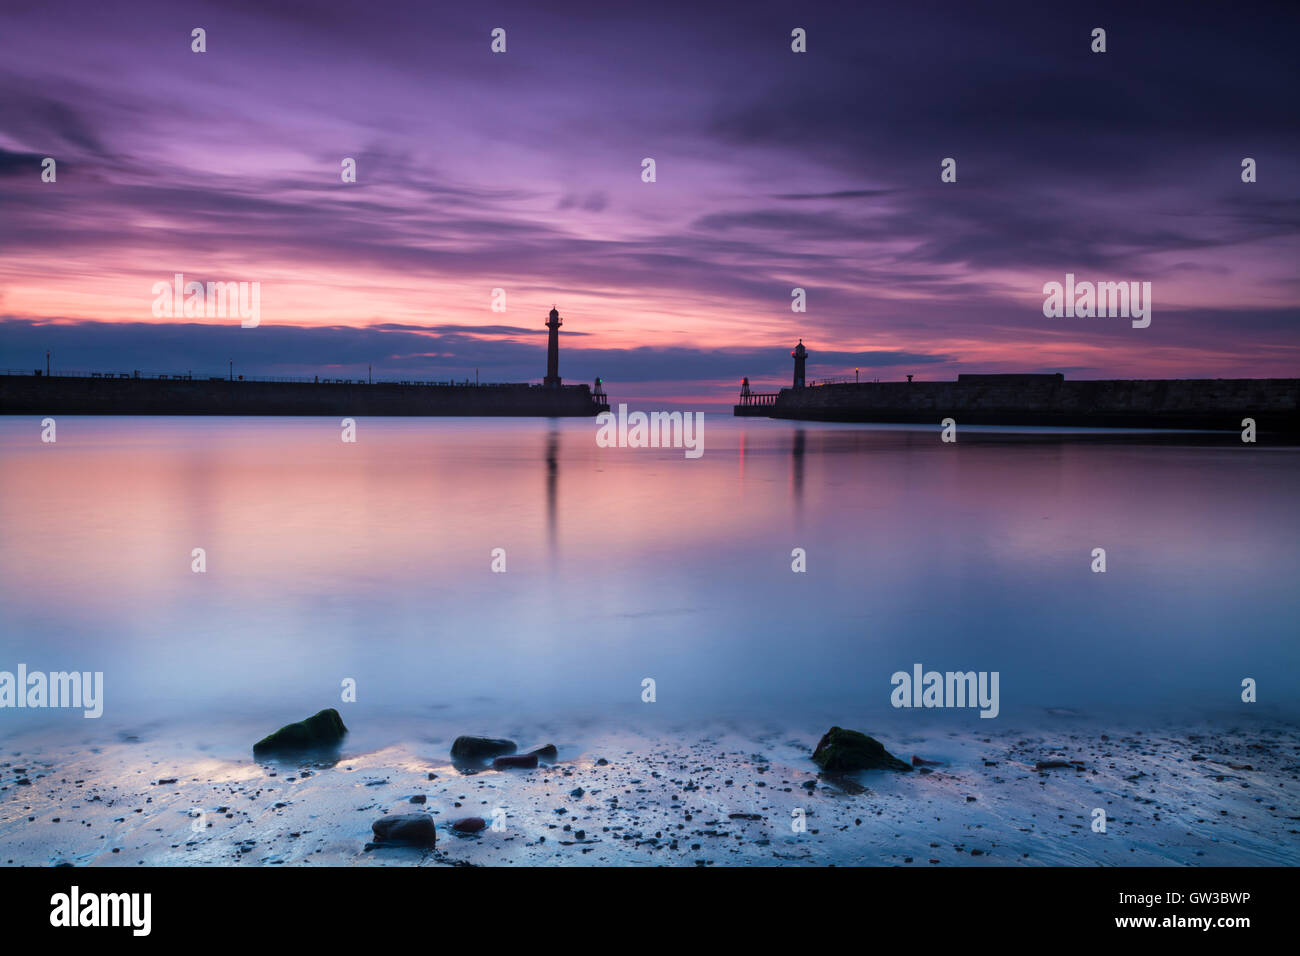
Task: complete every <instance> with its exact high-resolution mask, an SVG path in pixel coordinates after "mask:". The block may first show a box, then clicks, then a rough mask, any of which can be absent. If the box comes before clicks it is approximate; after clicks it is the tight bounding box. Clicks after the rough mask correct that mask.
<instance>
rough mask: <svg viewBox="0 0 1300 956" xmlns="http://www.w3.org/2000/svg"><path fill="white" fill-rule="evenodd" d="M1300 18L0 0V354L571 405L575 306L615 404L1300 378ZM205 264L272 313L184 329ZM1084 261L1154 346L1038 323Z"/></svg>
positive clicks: (1198, 10)
mask: <svg viewBox="0 0 1300 956" xmlns="http://www.w3.org/2000/svg"><path fill="white" fill-rule="evenodd" d="M1133 6H1137V7H1139V9H1137V10H1133V9H1130V7H1133ZM1298 23H1300V8H1297V7H1296V5H1294V4H1289V5H1288V4H1277V5H1271V4H1249V5H1247V4H1231V5H1225V4H1216V5H1209V4H1204V5H1203V4H1197V3H1185V2H1180V3H1174V4H1158V3H1150V4H1147V3H1144V4H1141V5H1133V4H1115V5H1097V4H1056V3H1049V4H1044V3H1027V4H1020V3H1009V2H1008V3H997V4H970V3H947V4H934V3H927V2H915V0H909V2H905V3H882V4H870V5H866V4H861V3H843V4H837V3H815V4H808V3H750V2H747V3H745V4H727V5H709V4H699V3H691V4H674V3H661V2H653V3H626V4H571V3H547V4H545V5H542V4H536V3H532V4H524V3H519V4H499V3H490V2H489V3H474V4H462V5H445V4H434V3H429V2H415V3H390V2H378V0H376V2H367V3H360V2H342V0H332V2H331V0H312V2H288V3H281V2H266V0H247V2H245V0H235V2H223V3H220V4H205V3H191V2H183V0H166V2H158V3H150V2H125V3H114V4H104V3H102V2H99V0H94V2H80V3H66V2H58V0H49V2H42V3H39V4H6V5H4V7H3V10H0V52H2V53H3V55H2V56H0V368H18V369H26V370H29V371H30V370H31V369H33V368H36V367H39V366H43V364H44V360H45V352H46V351H47V350H49V351H50V352H51V353H52V359H51V361H52V364H53V367H54V369H55V370H56V371H57V370H59V369H82V370H101V369H102V370H122V371H125V370H132V369H142V370H146V371H166V372H172V371H187V370H193V371H194V372H196V373H200V372H203V373H206V372H221V371H224V370H225V369H226V368H227V363H228V362H233V363H234V365H235V367H236V370H237V371H243V372H245V373H247V374H250V375H304V374H305V375H311V374H332V375H338V376H360V375H364V374H365V373H366V369H367V367H368V366H373V369H374V375H375V377H376V378H381V377H382V378H395V379H407V378H430V379H446V378H467V377H473V375H474V374H475V372H476V370H477V372H478V374H479V375H480V377H481V378H482V380H484V381H525V380H533V381H538V380H540V379H541V377H542V376H543V375H544V374H545V345H546V339H545V335H546V331H545V329H544V327H543V323H544V322H545V319H546V313H547V311H548V310H549V309H550V308H551V307H552V305H554V306H556V307H558V309H559V310H560V312H561V314H562V316H563V319H564V326H563V329H562V332H561V355H560V373H561V375H562V376H563V377H564V378H565V380H566V381H579V382H580V381H586V382H590V381H591V380H592V379H593V378H594V377H595V376H597V375H599V376H602V377H603V378H604V380H605V382H606V386H607V388H608V389H609V391H610V394H611V396H612V397H613V398H615V400H619V399H621V398H624V397H626V398H632V399H639V400H642V401H656V400H658V401H664V402H669V403H691V402H704V403H718V402H724V401H730V400H732V398H733V396H734V395H735V392H736V390H737V388H738V385H739V381H740V378H741V377H742V376H748V377H749V378H750V379H751V381H752V382H753V383H754V384H755V385H756V386H758V387H762V386H776V385H781V384H788V383H789V379H790V375H791V370H792V369H791V364H792V363H791V359H790V356H789V353H790V349H791V348H792V347H793V346H794V344H795V343H796V342H797V341H798V340H800V339H802V340H803V342H804V343H805V345H807V347H808V348H809V350H810V352H811V355H810V359H809V365H808V376H809V378H810V379H814V380H816V379H822V378H828V377H840V376H849V377H852V376H853V375H855V374H858V375H860V376H861V377H862V378H863V379H864V380H868V379H873V378H879V379H882V380H891V379H901V378H902V377H903V376H904V375H906V374H913V375H915V376H916V377H917V378H918V379H922V380H925V379H938V380H944V379H951V378H952V377H954V376H955V375H956V374H957V373H959V372H999V371H1031V372H1058V371H1059V372H1064V373H1065V374H1066V376H1067V377H1068V378H1108V377H1146V378H1172V377H1254V376H1288V377H1291V376H1295V375H1297V374H1298V370H1300V282H1298V281H1297V265H1296V264H1297V262H1300V199H1298V198H1297V197H1300V158H1298V157H1300V149H1298V148H1297V147H1298V146H1300V135H1298V134H1297V129H1298V127H1297V111H1296V99H1295V97H1296V90H1297V89H1300V82H1297V80H1298V79H1300V77H1298V76H1297V73H1300V67H1298V66H1297V63H1298V62H1300V57H1296V56H1295V43H1296V35H1297V30H1296V27H1297V25H1298ZM196 27H201V28H203V29H204V30H205V31H206V52H203V53H195V52H193V51H192V49H191V43H192V39H191V31H192V30H193V29H194V28H196ZM1096 27H1101V28H1103V29H1105V30H1106V52H1104V53H1094V52H1092V50H1091V46H1092V44H1093V39H1092V31H1093V29H1094V28H1096ZM495 28H501V29H504V30H505V38H506V50H505V52H504V53H494V52H493V51H492V49H491V44H492V31H493V30H494V29H495ZM795 28H802V29H803V30H804V31H806V38H807V39H806V47H807V50H806V52H803V53H796V52H794V51H793V50H792V49H791V44H792V39H791V31H792V30H794V29H795ZM45 157H51V158H53V159H55V161H56V164H57V165H56V175H57V178H56V181H54V182H43V181H42V178H41V172H42V160H43V159H44V158H45ZM1245 157H1250V158H1253V159H1254V160H1255V161H1256V170H1257V181H1256V182H1253V183H1244V182H1242V175H1241V163H1242V160H1243V158H1245ZM344 158H352V159H354V160H355V162H356V176H357V179H356V182H355V183H345V182H343V181H342V177H341V175H340V171H341V164H342V161H343V159H344ZM645 158H653V159H654V161H655V181H654V182H645V181H643V176H642V170H643V166H642V161H643V160H644V159H645ZM945 158H953V159H955V160H956V182H942V181H941V177H940V172H941V162H942V161H943V160H944V159H945ZM176 273H181V274H183V275H184V277H185V279H186V281H201V282H206V281H216V282H230V281H235V282H257V283H259V289H260V321H259V324H258V325H257V327H256V328H241V323H240V321H239V319H238V317H234V318H230V317H213V318H206V317H201V318H190V319H186V318H184V317H183V316H180V317H166V316H161V317H160V316H156V315H155V314H154V310H153V305H154V300H155V294H154V292H153V291H152V290H153V287H154V284H155V283H157V282H171V281H172V277H173V276H174V274H176ZM1067 273H1073V274H1075V275H1076V277H1077V278H1078V280H1080V281H1084V280H1091V281H1125V282H1150V283H1151V287H1152V321H1151V325H1150V326H1149V327H1148V328H1145V329H1136V328H1133V327H1132V326H1131V324H1130V322H1129V321H1127V320H1125V319H1119V318H1102V319H1098V318H1090V319H1089V318H1047V317H1045V316H1044V314H1043V302H1044V293H1043V286H1044V284H1045V283H1048V282H1053V281H1056V282H1063V281H1064V279H1065V275H1066V274H1067ZM795 288H801V289H803V290H804V291H805V296H806V307H807V309H806V311H805V312H795V311H793V310H792V308H791V303H792V301H793V300H792V290H793V289H795ZM494 289H504V290H505V311H504V312H499V311H493V309H492V303H493V290H494ZM499 301H500V300H499V299H498V302H499ZM855 370H858V371H856V373H855Z"/></svg>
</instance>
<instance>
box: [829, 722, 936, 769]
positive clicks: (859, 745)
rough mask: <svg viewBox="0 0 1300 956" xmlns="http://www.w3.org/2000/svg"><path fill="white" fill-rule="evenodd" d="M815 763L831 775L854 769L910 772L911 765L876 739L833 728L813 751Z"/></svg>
mask: <svg viewBox="0 0 1300 956" xmlns="http://www.w3.org/2000/svg"><path fill="white" fill-rule="evenodd" d="M812 758H813V763H815V764H817V766H819V767H821V768H822V769H823V770H827V771H830V772H832V773H846V772H849V771H853V770H897V771H900V772H901V771H910V770H911V769H912V767H911V765H910V764H907V763H904V762H903V761H902V760H899V759H898V758H897V757H895V756H894V755H893V754H891V753H890V752H889V751H888V750H886V749H885V746H884V744H882V743H881V742H880V741H879V740H877V739H876V738H875V737H868V736H867V735H866V734H863V733H859V732H858V731H856V730H845V729H844V728H843V727H832V728H831V729H830V730H828V731H826V733H825V734H823V735H822V739H821V742H820V743H818V744H817V749H816V750H814V751H813V756H812Z"/></svg>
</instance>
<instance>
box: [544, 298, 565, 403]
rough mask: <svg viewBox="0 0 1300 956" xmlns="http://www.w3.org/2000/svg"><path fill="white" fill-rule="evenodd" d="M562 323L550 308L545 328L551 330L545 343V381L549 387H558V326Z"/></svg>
mask: <svg viewBox="0 0 1300 956" xmlns="http://www.w3.org/2000/svg"><path fill="white" fill-rule="evenodd" d="M563 324H564V323H563V322H561V321H560V313H559V311H558V310H557V309H556V308H555V306H551V314H550V317H549V318H548V319H547V322H546V327H547V328H548V329H550V330H551V333H550V336H549V337H548V338H547V341H546V380H545V383H544V384H546V385H547V386H549V387H554V388H559V387H560V326H561V325H563Z"/></svg>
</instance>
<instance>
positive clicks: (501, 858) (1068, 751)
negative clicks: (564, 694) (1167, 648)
mask: <svg viewBox="0 0 1300 956" xmlns="http://www.w3.org/2000/svg"><path fill="white" fill-rule="evenodd" d="M433 723H436V722H433ZM267 729H268V730H270V729H274V728H267ZM387 729H390V730H391V729H394V728H387ZM438 729H439V730H443V729H445V731H446V732H445V733H442V734H439V733H437V732H431V733H430V734H428V735H427V736H417V737H414V738H412V739H406V740H394V741H392V742H389V743H383V744H377V745H371V744H372V743H373V741H374V740H375V738H376V736H383V735H382V734H378V735H376V734H371V735H363V736H362V739H361V740H359V741H357V742H358V743H360V744H361V746H354V745H353V740H354V739H355V738H356V735H350V737H349V740H348V741H345V744H344V746H343V748H342V751H341V753H340V759H339V760H338V762H337V763H335V764H333V765H329V764H328V763H320V762H316V763H311V762H305V763H295V762H289V763H278V762H276V763H271V762H261V763H259V762H257V761H255V760H253V758H252V755H251V750H250V752H249V753H248V754H247V755H246V756H245V757H243V758H239V757H237V756H233V755H228V754H226V753H225V752H223V751H222V748H221V747H217V746H213V745H211V744H205V743H204V741H203V739H202V736H201V733H200V732H198V731H193V732H186V731H180V732H178V731H176V730H175V729H171V730H168V731H167V732H166V733H164V732H162V730H161V728H158V727H154V728H150V727H148V726H144V727H141V728H139V729H137V730H136V731H134V732H123V731H117V732H114V734H113V739H112V740H105V741H100V742H94V743H87V742H86V741H80V742H76V743H73V742H69V743H67V744H65V745H64V746H62V747H56V746H52V745H50V744H49V743H43V744H42V745H41V747H40V748H39V749H36V748H33V749H32V750H29V751H24V750H23V749H22V747H21V746H20V744H21V743H22V741H21V740H14V739H12V738H11V740H10V741H8V742H7V745H6V747H5V750H4V754H3V760H2V761H0V846H3V847H4V851H3V853H4V857H3V859H2V860H0V862H3V863H4V864H6V865H22V866H48V865H74V866H139V865H144V866H192V865H206V866H221V865H246V866H267V865H332V866H339V865H344V866H439V865H459V866H464V865H470V866H510V865H528V864H546V865H576V866H586V865H638V866H642V865H644V866H734V865H767V866H796V865H840V866H843V865H849V866H863V865H866V866H920V867H925V866H985V865H993V866H1021V865H1023V866H1044V865H1098V864H1100V865H1120V866H1122V865H1171V866H1174V865H1177V866H1182V865H1198V864H1204V865H1248V866H1250V865H1296V864H1297V863H1300V841H1297V840H1296V835H1297V832H1298V829H1300V823H1298V821H1300V801H1297V800H1296V793H1297V787H1300V734H1298V733H1297V727H1296V725H1295V724H1294V723H1291V722H1289V721H1287V720H1284V719H1269V718H1267V717H1262V718H1255V719H1251V720H1241V719H1237V720H1236V721H1235V722H1233V723H1224V722H1221V721H1218V720H1206V721H1204V722H1200V723H1196V722H1170V723H1167V724H1161V723H1159V722H1153V723H1151V724H1149V725H1144V726H1141V727H1138V726H1136V725H1135V726H1131V727H1127V728H1122V727H1115V726H1109V727H1105V728H1103V727H1101V726H1099V725H1098V724H1096V723H1095V722H1093V721H1090V720H1089V719H1087V718H1085V717H1074V716H1071V715H1068V714H1057V715H1053V714H1047V715H1044V717H1043V718H1042V720H1041V721H1038V722H1037V726H1036V727H1035V728H1034V729H1029V725H1027V724H1023V725H1022V726H1020V727H1019V728H1016V727H1012V726H1008V727H1006V729H999V730H989V731H986V732H979V731H982V730H983V728H982V727H981V728H978V729H977V730H976V731H968V732H954V731H946V732H940V733H932V734H916V733H903V732H892V733H891V732H889V731H887V730H877V731H876V735H877V736H878V737H879V738H880V740H881V741H882V742H883V743H884V744H885V746H886V747H887V748H888V749H889V750H890V751H891V752H892V753H894V754H896V755H898V756H900V757H902V758H903V759H904V760H906V761H909V762H911V760H912V758H913V757H914V756H915V757H919V758H921V759H922V760H924V761H933V763H926V764H924V765H921V766H919V767H918V768H917V769H916V770H914V771H913V772H909V773H892V772H884V771H873V772H863V773H856V774H851V775H847V776H841V777H835V776H820V775H819V773H818V768H817V767H816V766H815V765H814V764H813V762H812V760H811V759H810V757H811V753H812V750H813V747H814V746H815V745H816V742H817V739H818V737H819V736H820V734H821V733H822V732H823V731H824V730H825V729H826V728H825V727H817V726H813V725H811V724H809V725H808V726H799V727H790V728H784V727H780V726H775V725H773V724H772V723H771V722H766V721H753V722H745V721H732V722H718V723H715V724H710V725H701V724H682V725H679V726H671V727H668V726H662V727H660V726H656V727H654V728H645V727H642V728H639V729H630V728H626V729H619V730H615V729H611V728H610V726H609V724H608V722H598V721H594V720H593V721H579V720H575V721H573V722H571V723H568V724H567V725H560V724H556V723H554V722H552V723H550V724H544V725H540V726H538V727H535V728H534V729H533V730H532V731H531V732H529V733H524V732H523V731H524V730H525V728H522V727H515V728H513V730H512V729H511V728H509V727H506V728H499V732H500V733H501V734H503V735H506V736H510V737H511V738H512V739H515V740H517V741H518V743H519V745H520V751H521V752H524V751H525V750H528V749H532V748H533V747H536V746H541V745H543V744H546V743H552V742H553V743H555V744H556V745H557V746H558V759H557V760H556V762H555V763H553V764H549V765H548V764H546V763H545V762H543V763H542V764H541V765H540V766H539V767H538V768H537V769H533V770H518V769H511V770H492V769H486V770H483V771H480V772H469V773H466V772H462V771H461V770H458V769H457V767H456V766H454V765H453V763H452V762H451V759H450V757H449V748H450V744H451V740H452V739H453V737H454V736H455V735H456V734H458V733H460V732H462V731H463V730H464V729H465V728H463V727H460V726H455V727H453V726H447V727H445V728H438ZM488 729H489V730H490V729H491V728H488ZM860 729H862V730H864V731H867V732H871V731H872V730H873V728H870V727H862V728H860ZM192 733H193V734H198V736H192V735H191V734H192ZM250 744H251V741H250ZM1045 763H1050V764H1055V765H1057V766H1053V767H1051V768H1050V769H1037V768H1039V767H1040V765H1042V764H1045ZM1061 765H1064V766H1061ZM1096 808H1101V809H1102V810H1104V811H1105V816H1106V830H1105V832H1104V833H1101V832H1095V830H1094V826H1093V821H1094V819H1095V818H1096V814H1095V813H1094V811H1095V809H1096ZM799 811H802V816H803V819H804V821H805V822H806V830H804V831H803V832H795V829H794V827H793V826H792V824H793V823H794V822H795V821H796V820H797V819H798V817H799ZM405 813H422V814H427V815H429V816H430V817H431V818H432V819H433V821H434V823H435V826H436V830H437V843H436V846H435V847H434V848H432V849H422V848H417V847H390V846H382V845H381V846H375V845H374V844H373V843H372V840H373V834H372V831H371V824H372V823H373V822H374V821H376V820H378V819H380V818H381V817H384V816H386V815H389V814H405ZM465 817H480V818H482V819H483V820H484V822H485V823H487V824H488V826H487V827H485V828H484V829H482V830H481V831H480V832H478V833H476V834H473V835H465V834H460V833H457V832H455V831H454V830H452V829H451V827H450V824H451V822H452V821H453V820H457V819H460V818H465ZM494 823H495V828H494V826H493V824H494Z"/></svg>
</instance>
